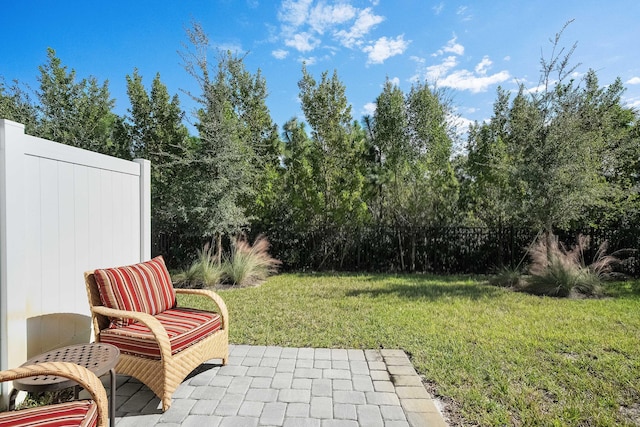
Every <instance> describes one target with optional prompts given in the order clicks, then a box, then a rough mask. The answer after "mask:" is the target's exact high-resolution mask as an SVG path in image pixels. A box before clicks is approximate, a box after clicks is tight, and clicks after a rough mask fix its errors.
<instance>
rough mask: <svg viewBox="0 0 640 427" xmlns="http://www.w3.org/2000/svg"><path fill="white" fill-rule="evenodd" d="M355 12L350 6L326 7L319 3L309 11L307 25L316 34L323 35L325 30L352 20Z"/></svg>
mask: <svg viewBox="0 0 640 427" xmlns="http://www.w3.org/2000/svg"><path fill="white" fill-rule="evenodd" d="M356 12H357V10H356V8H354V7H353V6H351V5H350V4H344V3H343V4H337V5H326V4H325V3H322V2H321V3H318V4H317V5H316V7H314V8H313V9H311V12H310V14H309V25H310V26H311V28H313V30H314V31H316V32H317V33H319V34H323V33H324V32H325V30H326V29H327V28H331V27H333V26H336V25H339V24H344V23H345V22H348V21H350V20H352V19H353V18H355V16H356Z"/></svg>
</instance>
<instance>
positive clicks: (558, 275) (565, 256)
mask: <svg viewBox="0 0 640 427" xmlns="http://www.w3.org/2000/svg"><path fill="white" fill-rule="evenodd" d="M589 243H590V241H589V237H587V236H583V235H579V236H578V239H577V241H576V244H575V245H574V246H573V247H571V249H567V248H565V246H564V245H563V244H562V243H560V242H559V241H558V237H557V236H555V235H554V234H551V233H549V234H545V235H542V236H541V237H540V238H538V239H537V240H536V241H535V242H534V243H533V245H532V246H531V247H530V248H529V256H530V257H531V265H530V266H529V276H528V277H527V278H526V280H525V281H524V284H523V286H522V287H521V288H520V289H521V290H522V291H523V292H527V293H530V294H534V295H547V296H557V297H579V296H586V297H599V296H601V295H602V286H601V285H602V282H603V281H604V280H606V279H608V278H610V277H612V275H613V265H614V264H615V263H616V262H618V258H617V257H616V256H614V255H607V254H606V251H607V242H604V243H602V244H601V245H600V247H599V248H598V250H597V252H596V254H595V256H594V259H593V261H592V262H591V264H588V265H587V264H586V262H585V252H586V250H587V249H588V248H589Z"/></svg>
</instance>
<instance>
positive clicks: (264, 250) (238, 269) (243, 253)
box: [224, 235, 280, 286]
mask: <svg viewBox="0 0 640 427" xmlns="http://www.w3.org/2000/svg"><path fill="white" fill-rule="evenodd" d="M231 244H232V251H231V256H230V257H229V260H228V261H227V262H225V264H224V269H225V273H226V275H227V278H228V279H229V281H230V282H231V283H232V284H233V285H239V286H251V285H255V284H258V283H260V282H262V281H264V280H265V279H266V278H267V277H269V276H270V275H271V274H273V273H275V272H277V271H278V266H279V265H280V261H278V260H277V259H275V258H272V257H271V255H269V252H268V251H269V241H268V240H267V238H266V237H265V236H263V235H259V236H258V237H256V239H255V241H254V242H253V245H251V244H249V242H248V241H247V238H246V237H245V236H240V237H237V238H236V239H233V240H232V242H231Z"/></svg>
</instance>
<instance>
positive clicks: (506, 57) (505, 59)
mask: <svg viewBox="0 0 640 427" xmlns="http://www.w3.org/2000/svg"><path fill="white" fill-rule="evenodd" d="M502 60H503V61H507V62H508V61H511V57H510V56H509V55H507V56H505V57H504V58H502Z"/></svg>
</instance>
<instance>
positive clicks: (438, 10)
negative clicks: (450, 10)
mask: <svg viewBox="0 0 640 427" xmlns="http://www.w3.org/2000/svg"><path fill="white" fill-rule="evenodd" d="M432 9H433V12H434V13H435V14H436V15H440V14H441V13H442V11H443V10H444V3H442V2H440V4H438V5H435V6H433V7H432Z"/></svg>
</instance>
